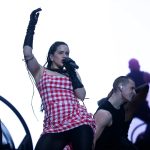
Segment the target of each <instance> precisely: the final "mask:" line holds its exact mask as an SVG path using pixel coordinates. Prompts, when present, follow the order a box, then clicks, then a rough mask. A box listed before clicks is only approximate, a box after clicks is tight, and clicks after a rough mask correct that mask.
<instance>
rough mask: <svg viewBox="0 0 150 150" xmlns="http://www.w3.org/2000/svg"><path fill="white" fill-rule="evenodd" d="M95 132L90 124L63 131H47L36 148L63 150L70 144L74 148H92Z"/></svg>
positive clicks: (88, 149) (39, 149)
mask: <svg viewBox="0 0 150 150" xmlns="http://www.w3.org/2000/svg"><path fill="white" fill-rule="evenodd" d="M93 137H94V133H93V130H92V128H91V127H90V126H89V125H82V126H79V127H77V128H74V129H71V130H69V131H65V132H61V133H47V134H44V135H42V136H41V137H40V139H39V140H38V142H37V145H36V147H35V150H63V148H64V147H65V146H66V145H68V144H70V143H71V145H72V148H73V150H92V145H93Z"/></svg>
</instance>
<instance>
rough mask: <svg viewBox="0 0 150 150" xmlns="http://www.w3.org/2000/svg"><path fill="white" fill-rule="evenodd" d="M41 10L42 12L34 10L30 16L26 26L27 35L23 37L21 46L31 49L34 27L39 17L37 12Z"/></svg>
mask: <svg viewBox="0 0 150 150" xmlns="http://www.w3.org/2000/svg"><path fill="white" fill-rule="evenodd" d="M41 10H42V9H41V8H38V9H35V10H34V11H32V13H31V14H30V21H29V24H28V28H27V33H26V36H25V40H24V44H23V46H25V45H28V46H30V47H33V35H34V30H35V25H36V24H37V21H38V17H39V11H41Z"/></svg>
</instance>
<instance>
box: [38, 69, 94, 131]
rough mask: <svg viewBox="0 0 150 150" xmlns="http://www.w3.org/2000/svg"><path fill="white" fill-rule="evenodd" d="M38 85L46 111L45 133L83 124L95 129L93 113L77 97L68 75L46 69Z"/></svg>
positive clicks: (65, 129)
mask: <svg viewBox="0 0 150 150" xmlns="http://www.w3.org/2000/svg"><path fill="white" fill-rule="evenodd" d="M37 87H38V90H39V93H40V96H41V99H42V104H43V108H44V113H45V114H44V123H43V133H59V132H63V131H67V130H70V129H73V128H75V127H78V126H81V125H83V124H87V125H90V126H91V127H92V128H93V129H95V121H94V119H93V115H92V114H91V113H88V112H87V109H86V107H85V106H84V105H81V104H80V103H79V101H78V99H77V97H75V95H74V92H73V87H72V84H71V81H70V80H69V78H68V77H66V76H59V75H49V74H47V72H46V69H45V70H44V73H43V76H42V78H41V79H40V81H39V83H38V85H37Z"/></svg>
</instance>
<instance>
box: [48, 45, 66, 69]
mask: <svg viewBox="0 0 150 150" xmlns="http://www.w3.org/2000/svg"><path fill="white" fill-rule="evenodd" d="M66 57H69V47H68V46H67V45H59V46H58V47H57V50H56V51H55V52H54V54H51V55H50V59H51V61H52V68H59V67H62V66H63V59H64V58H66Z"/></svg>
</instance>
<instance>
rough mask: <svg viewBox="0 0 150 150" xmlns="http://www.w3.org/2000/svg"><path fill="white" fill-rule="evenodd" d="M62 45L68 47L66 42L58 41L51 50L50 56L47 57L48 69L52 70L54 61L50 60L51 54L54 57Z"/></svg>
mask: <svg viewBox="0 0 150 150" xmlns="http://www.w3.org/2000/svg"><path fill="white" fill-rule="evenodd" d="M60 45H66V46H68V45H67V44H66V43H65V42H62V41H56V42H54V43H53V44H52V45H51V47H50V48H49V51H48V55H47V61H46V63H45V64H47V66H46V68H47V69H50V68H51V64H52V61H51V59H50V55H51V54H52V55H53V54H54V53H55V51H56V50H57V48H58V46H60Z"/></svg>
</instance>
